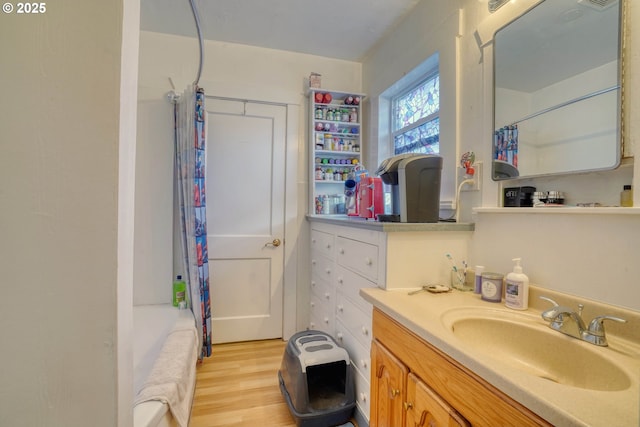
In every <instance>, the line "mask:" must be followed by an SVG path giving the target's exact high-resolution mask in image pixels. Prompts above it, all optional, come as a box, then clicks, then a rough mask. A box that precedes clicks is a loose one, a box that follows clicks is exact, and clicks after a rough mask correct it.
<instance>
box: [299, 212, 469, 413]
mask: <svg viewBox="0 0 640 427" xmlns="http://www.w3.org/2000/svg"><path fill="white" fill-rule="evenodd" d="M309 220H310V224H311V227H310V229H311V236H310V242H311V248H310V260H311V282H310V283H311V292H310V296H309V329H316V330H320V331H324V332H326V333H328V334H330V335H332V336H333V337H334V338H335V339H336V340H337V341H338V342H339V343H341V345H343V346H344V348H345V349H346V350H347V352H348V353H349V356H350V358H351V365H352V367H353V369H354V378H355V385H356V404H357V410H358V412H359V414H357V415H359V417H358V416H356V418H357V419H359V421H360V420H366V422H367V424H368V420H369V396H370V378H371V356H370V353H371V318H372V306H371V304H369V303H368V302H366V301H365V300H364V299H363V298H362V297H361V296H360V294H359V291H360V289H361V288H375V287H380V288H383V289H390V288H412V287H416V286H420V285H421V284H423V283H424V282H425V281H433V280H444V278H448V277H449V270H448V269H449V268H450V265H449V264H448V261H447V260H446V259H445V257H444V254H445V252H450V253H453V254H454V256H459V257H461V258H460V259H462V258H463V257H465V256H466V250H467V243H468V240H469V238H470V236H471V231H472V230H473V224H414V225H411V224H388V223H387V224H380V223H376V222H366V221H364V220H363V221H358V220H348V219H333V220H332V219H330V218H318V217H313V216H310V217H309Z"/></svg>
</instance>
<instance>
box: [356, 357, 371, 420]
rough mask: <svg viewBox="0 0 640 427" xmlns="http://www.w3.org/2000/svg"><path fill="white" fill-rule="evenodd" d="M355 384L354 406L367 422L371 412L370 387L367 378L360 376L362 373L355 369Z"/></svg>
mask: <svg viewBox="0 0 640 427" xmlns="http://www.w3.org/2000/svg"><path fill="white" fill-rule="evenodd" d="M353 376H354V377H355V383H356V396H355V397H356V406H357V407H358V409H359V410H360V412H362V415H364V417H365V418H366V419H367V421H369V415H370V411H371V405H370V404H369V402H370V400H371V399H370V396H371V385H370V383H369V377H366V378H365V377H364V376H362V373H361V372H359V371H358V370H357V369H354V375H353Z"/></svg>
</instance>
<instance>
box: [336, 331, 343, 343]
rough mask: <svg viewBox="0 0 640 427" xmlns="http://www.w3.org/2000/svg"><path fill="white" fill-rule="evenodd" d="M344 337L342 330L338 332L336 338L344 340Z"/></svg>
mask: <svg viewBox="0 0 640 427" xmlns="http://www.w3.org/2000/svg"><path fill="white" fill-rule="evenodd" d="M342 337H343V335H342V332H338V333H337V334H336V338H338V339H339V340H340V341H342Z"/></svg>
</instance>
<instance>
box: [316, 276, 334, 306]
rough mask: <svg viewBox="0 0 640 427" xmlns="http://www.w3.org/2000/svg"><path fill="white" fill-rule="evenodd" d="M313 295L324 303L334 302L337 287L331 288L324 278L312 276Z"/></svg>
mask: <svg viewBox="0 0 640 427" xmlns="http://www.w3.org/2000/svg"><path fill="white" fill-rule="evenodd" d="M311 293H312V294H313V295H316V296H317V297H318V298H320V299H321V300H322V301H332V302H333V301H334V300H335V287H333V286H331V284H330V283H329V282H328V281H327V280H325V279H324V278H323V277H318V275H317V274H312V275H311Z"/></svg>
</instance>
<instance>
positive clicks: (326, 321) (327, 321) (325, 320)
mask: <svg viewBox="0 0 640 427" xmlns="http://www.w3.org/2000/svg"><path fill="white" fill-rule="evenodd" d="M324 323H326V324H327V325H328V324H329V318H328V317H325V318H324Z"/></svg>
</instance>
